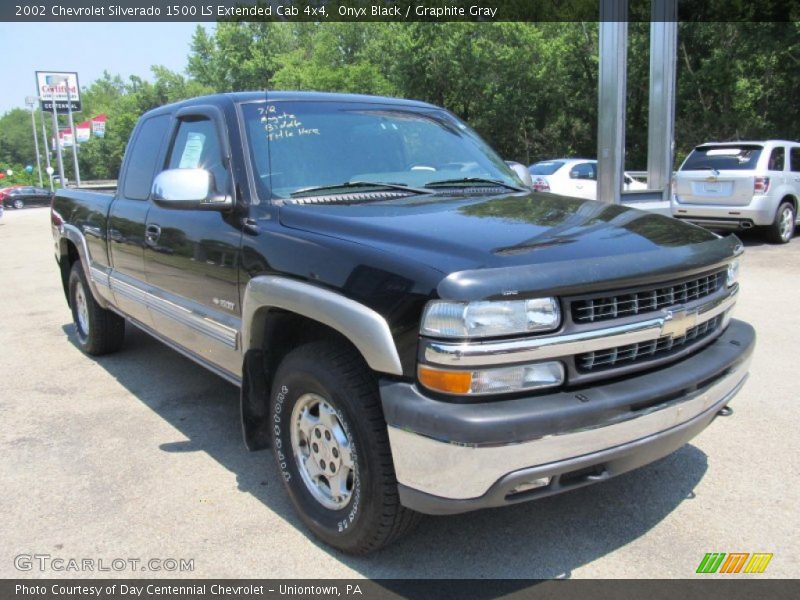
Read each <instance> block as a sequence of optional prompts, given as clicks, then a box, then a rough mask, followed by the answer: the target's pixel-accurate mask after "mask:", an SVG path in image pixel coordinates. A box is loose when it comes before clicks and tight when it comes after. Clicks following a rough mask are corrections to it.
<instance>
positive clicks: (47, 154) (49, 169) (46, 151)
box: [37, 97, 53, 192]
mask: <svg viewBox="0 0 800 600" xmlns="http://www.w3.org/2000/svg"><path fill="white" fill-rule="evenodd" d="M37 99H38V100H39V101H40V102H41V100H42V99H41V97H38V98H37ZM39 114H40V116H41V122H42V143H43V144H44V160H45V164H46V165H47V169H46V172H47V176H48V177H49V178H50V191H51V192H52V191H53V168H52V167H51V166H50V148H49V147H48V145H47V129H46V128H45V126H44V111H43V110H40V111H39Z"/></svg>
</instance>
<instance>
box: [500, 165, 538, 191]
mask: <svg viewBox="0 0 800 600" xmlns="http://www.w3.org/2000/svg"><path fill="white" fill-rule="evenodd" d="M506 164H507V165H508V166H509V167H511V170H512V171H514V173H516V174H517V177H519V178H520V180H521V181H522V183H524V184H525V187H528V188H532V187H533V177H531V172H530V171H528V168H527V167H526V166H525V165H522V164H520V163H518V162H514V161H513V160H507V161H506Z"/></svg>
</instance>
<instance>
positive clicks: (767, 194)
mask: <svg viewBox="0 0 800 600" xmlns="http://www.w3.org/2000/svg"><path fill="white" fill-rule="evenodd" d="M798 198H800V143H797V142H788V141H785V140H769V141H764V142H725V143H717V142H714V143H708V144H702V145H700V146H697V147H696V148H695V149H694V150H692V152H691V153H690V154H689V156H687V157H686V160H685V161H684V162H683V164H682V165H681V167H680V169H679V170H678V172H677V173H676V174H675V177H674V179H673V183H672V203H671V211H672V216H674V217H677V218H679V219H685V220H687V221H691V222H692V223H695V224H697V225H701V226H703V227H706V228H708V229H718V230H732V231H736V230H743V229H751V228H753V227H760V228H763V231H764V234H765V235H766V237H767V239H768V240H769V241H771V242H774V243H776V244H785V243H787V242H788V241H789V240H791V239H792V236H793V235H794V230H795V225H796V224H797V200H798Z"/></svg>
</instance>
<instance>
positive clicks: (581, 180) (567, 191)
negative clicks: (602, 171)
mask: <svg viewBox="0 0 800 600" xmlns="http://www.w3.org/2000/svg"><path fill="white" fill-rule="evenodd" d="M528 170H529V171H530V172H531V177H532V178H533V189H534V190H536V191H537V192H551V193H553V194H560V195H561V196H571V197H573V198H586V199H587V200H596V199H597V161H596V160H591V159H586V158H559V159H555V160H543V161H540V162H537V163H534V164H532V165H531V166H530V167H528ZM622 189H623V190H625V191H632V190H646V189H647V184H645V183H642V182H641V181H639V180H637V179H634V178H633V177H631V176H630V175H629V174H628V173H625V174H624V180H623V188H622Z"/></svg>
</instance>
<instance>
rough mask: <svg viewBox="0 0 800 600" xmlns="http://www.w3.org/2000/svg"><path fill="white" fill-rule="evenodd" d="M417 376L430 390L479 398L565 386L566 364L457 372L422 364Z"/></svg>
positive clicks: (534, 364) (556, 362) (552, 363)
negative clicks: (563, 384) (486, 395)
mask: <svg viewBox="0 0 800 600" xmlns="http://www.w3.org/2000/svg"><path fill="white" fill-rule="evenodd" d="M417 376H418V377H419V381H420V383H421V384H422V385H424V386H425V387H427V388H428V389H431V390H435V391H437V392H443V393H445V394H460V395H470V396H480V395H484V394H508V393H513V392H528V391H532V390H539V389H542V388H550V387H555V386H558V385H561V384H562V383H564V365H562V364H561V363H560V362H558V361H550V362H541V363H533V364H529V365H517V366H515V367H501V368H499V369H475V370H474V371H456V370H450V369H438V368H435V367H430V366H428V365H419V367H418V368H417Z"/></svg>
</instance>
